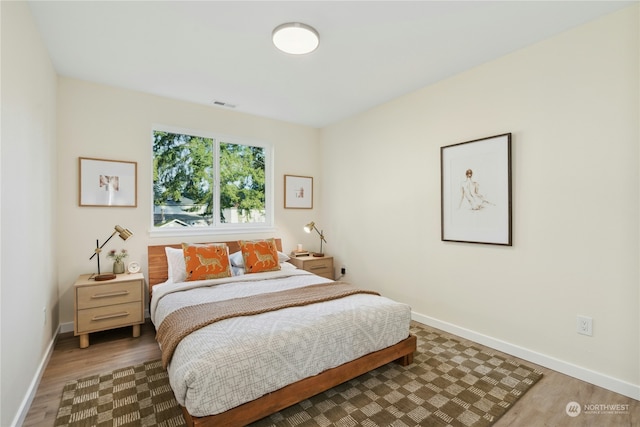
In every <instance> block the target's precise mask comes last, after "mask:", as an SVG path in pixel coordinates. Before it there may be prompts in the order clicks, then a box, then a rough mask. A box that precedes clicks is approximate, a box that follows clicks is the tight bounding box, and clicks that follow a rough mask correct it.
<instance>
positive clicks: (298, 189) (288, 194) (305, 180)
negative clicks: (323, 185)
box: [284, 175, 313, 209]
mask: <svg viewBox="0 0 640 427" xmlns="http://www.w3.org/2000/svg"><path fill="white" fill-rule="evenodd" d="M284 207H285V209H313V177H310V176H298V175H285V176H284Z"/></svg>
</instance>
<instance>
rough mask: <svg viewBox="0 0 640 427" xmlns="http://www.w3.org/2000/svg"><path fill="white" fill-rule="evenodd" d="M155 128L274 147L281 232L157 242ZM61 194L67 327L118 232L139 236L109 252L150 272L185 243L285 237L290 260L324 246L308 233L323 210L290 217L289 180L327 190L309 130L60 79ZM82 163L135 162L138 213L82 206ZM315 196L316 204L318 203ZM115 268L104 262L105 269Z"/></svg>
mask: <svg viewBox="0 0 640 427" xmlns="http://www.w3.org/2000/svg"><path fill="white" fill-rule="evenodd" d="M154 124H160V125H165V126H171V127H177V128H184V129H190V130H194V131H205V132H217V133H222V134H226V135H233V136H239V137H246V138H250V139H257V140H262V141H268V142H270V143H272V144H273V145H274V163H275V164H274V180H275V188H274V191H275V194H274V204H275V230H274V232H273V233H263V234H258V235H248V236H247V235H217V236H213V235H209V236H200V237H189V238H186V237H175V238H164V239H163V238H157V237H156V238H152V237H150V236H149V230H150V228H151V224H150V222H151V209H152V203H153V199H152V197H153V196H152V153H151V132H152V127H153V125H154ZM58 141H59V155H58V168H59V175H58V178H59V187H58V218H59V221H58V225H59V227H60V228H59V230H60V236H64V237H62V238H61V239H60V241H59V243H58V248H59V251H58V253H59V266H60V267H59V274H58V283H59V293H60V321H61V322H62V323H63V324H65V323H69V322H73V298H72V293H73V287H72V285H73V282H74V281H75V280H76V278H77V276H78V275H79V274H82V273H91V272H94V271H96V261H95V259H94V260H92V261H89V257H90V256H91V255H92V253H93V249H94V248H95V242H96V239H98V240H99V241H100V242H101V243H102V242H104V240H105V239H106V238H107V237H108V236H109V235H110V234H111V232H112V231H113V227H114V225H116V224H119V225H122V226H123V227H127V228H129V229H130V230H131V231H133V233H134V236H133V237H132V238H130V239H128V240H127V241H126V242H123V241H122V240H121V239H119V238H118V237H117V236H116V237H114V238H113V239H112V240H111V241H109V243H107V245H106V246H105V248H104V250H109V249H117V250H119V249H122V248H126V249H127V250H128V251H129V253H130V255H131V256H130V257H129V258H128V259H127V262H130V261H133V260H137V261H139V262H140V263H141V265H142V266H143V271H145V272H146V266H147V246H148V245H150V244H163V243H168V242H176V243H179V242H182V241H216V240H217V241H219V240H234V239H236V238H247V237H253V238H259V237H270V236H274V235H275V236H278V237H281V238H282V239H283V249H284V250H285V252H289V251H290V250H292V249H293V248H294V247H295V245H296V243H298V242H300V243H303V244H304V245H305V246H309V247H311V246H312V245H314V244H317V242H316V239H315V238H314V236H312V235H307V234H306V233H304V231H303V230H302V228H303V226H304V225H305V224H307V223H308V222H309V221H311V220H312V219H314V218H317V216H316V215H317V209H315V208H314V209H313V210H300V209H284V195H283V191H284V188H283V187H284V175H285V174H294V175H305V176H313V177H314V178H315V179H314V184H315V187H316V191H318V192H319V191H320V189H321V188H322V180H321V179H319V174H320V162H319V156H320V146H319V131H318V130H317V129H314V128H310V127H306V126H298V125H292V124H287V123H283V122H279V121H275V120H270V119H265V118H260V117H255V116H250V115H246V114H240V113H237V112H233V111H228V110H223V109H219V108H217V107H212V106H211V107H210V106H203V105H195V104H190V103H185V102H181V101H175V100H171V99H166V98H161V97H155V96H150V95H145V94H142V93H138V92H132V91H128V90H123V89H116V88H112V87H108V86H103V85H99V84H94V83H87V82H83V81H79V80H75V79H70V78H63V77H61V78H60V79H59V86H58ZM78 157H93V158H101V159H111V160H126V161H135V162H137V163H138V207H136V208H101V207H80V206H78V184H77V183H78ZM318 194H319V193H316V197H315V204H314V206H318V204H319V199H318ZM110 266H111V261H109V260H106V259H105V257H102V260H101V267H102V268H101V269H102V271H108V269H109V268H110Z"/></svg>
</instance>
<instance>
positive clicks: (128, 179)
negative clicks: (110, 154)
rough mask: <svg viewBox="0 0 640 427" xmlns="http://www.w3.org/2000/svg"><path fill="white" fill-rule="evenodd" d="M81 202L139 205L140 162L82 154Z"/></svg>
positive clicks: (88, 203)
mask: <svg viewBox="0 0 640 427" xmlns="http://www.w3.org/2000/svg"><path fill="white" fill-rule="evenodd" d="M79 171H80V172H79V173H80V179H79V183H80V191H79V204H80V206H105V207H136V206H137V205H138V188H137V181H138V179H137V178H138V164H137V163H136V162H127V161H120V160H106V159H92V158H88V157H80V158H79Z"/></svg>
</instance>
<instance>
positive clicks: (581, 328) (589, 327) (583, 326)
mask: <svg viewBox="0 0 640 427" xmlns="http://www.w3.org/2000/svg"><path fill="white" fill-rule="evenodd" d="M577 331H578V333H579V334H582V335H588V336H590V337H591V336H593V319H592V318H591V317H588V316H580V315H578V323H577Z"/></svg>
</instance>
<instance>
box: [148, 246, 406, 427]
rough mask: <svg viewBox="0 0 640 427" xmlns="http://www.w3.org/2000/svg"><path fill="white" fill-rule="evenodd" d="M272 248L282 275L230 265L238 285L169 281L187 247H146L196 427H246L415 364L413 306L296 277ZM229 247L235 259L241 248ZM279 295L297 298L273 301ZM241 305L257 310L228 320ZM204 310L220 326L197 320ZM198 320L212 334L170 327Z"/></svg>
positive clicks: (166, 349) (168, 350) (160, 314)
mask: <svg viewBox="0 0 640 427" xmlns="http://www.w3.org/2000/svg"><path fill="white" fill-rule="evenodd" d="M266 240H271V241H272V243H273V245H274V246H275V247H276V248H277V251H278V252H277V253H278V258H279V259H278V264H279V268H278V269H274V270H268V271H260V272H256V273H251V274H249V273H248V272H247V271H246V269H244V268H239V267H237V266H235V265H234V263H231V266H230V268H231V269H232V270H233V275H232V277H225V278H213V279H206V280H195V281H181V280H184V279H183V278H182V277H178V278H176V277H170V275H171V276H175V271H176V266H175V265H173V266H172V263H173V264H175V262H176V261H175V260H176V254H177V253H178V251H179V250H181V249H182V245H180V244H178V245H155V246H149V247H148V267H149V292H150V313H151V320H152V322H153V323H154V326H155V327H156V330H157V336H158V338H159V342H160V344H161V347H162V350H163V362H164V363H166V366H167V371H168V373H169V379H170V383H171V387H172V389H173V391H174V394H175V395H176V399H177V401H178V403H179V404H180V406H181V408H182V411H183V415H184V418H185V421H186V422H187V425H188V426H244V425H247V424H249V423H251V422H253V421H257V420H259V419H261V418H264V417H266V416H268V415H270V414H273V413H275V412H278V411H280V410H281V409H284V408H286V407H288V406H291V405H293V404H296V403H298V402H301V401H303V400H304V399H307V398H309V397H311V396H314V395H316V394H318V393H320V392H323V391H325V390H328V389H330V388H332V387H334V386H336V385H338V384H341V383H343V382H345V381H348V380H350V379H353V378H355V377H357V376H359V375H361V374H363V373H365V372H368V371H370V370H372V369H375V368H378V367H380V366H382V365H384V364H387V363H389V362H393V361H396V362H398V363H400V364H402V365H408V364H411V363H412V362H413V352H414V351H415V349H416V337H415V336H412V335H410V334H409V323H410V308H409V307H408V306H406V305H405V304H400V303H397V302H394V301H392V300H389V299H387V298H384V297H382V296H379V295H376V294H375V293H372V292H369V291H366V290H361V289H355V290H354V289H353V288H354V287H353V286H351V285H349V284H346V283H342V282H334V281H331V280H329V279H325V278H323V277H320V276H316V275H314V274H311V273H309V272H306V271H303V270H298V269H296V268H295V267H294V266H293V265H292V264H289V263H286V258H287V257H286V255H284V254H283V253H282V243H281V241H280V239H266ZM222 243H224V244H226V247H227V248H228V253H229V254H231V256H230V257H229V258H231V259H233V257H234V256H236V258H235V259H236V260H237V259H238V258H237V255H238V253H240V249H241V247H240V243H239V242H237V241H233V242H222ZM167 248H169V249H167ZM167 254H169V258H170V259H168V258H167ZM240 264H242V262H241V263H240ZM242 267H247V265H243V266H242ZM247 268H248V267H247ZM187 269H189V268H187ZM171 270H173V273H171V274H170V271H171ZM243 273H244V274H243ZM316 292H322V294H318V295H317V296H316ZM327 292H329V293H331V295H329V296H327V295H328V294H327ZM300 293H306V294H305V295H306V296H305V297H304V298H302V297H300V296H299V294H300ZM280 294H282V295H284V296H287V297H288V298H291V299H290V300H287V302H286V303H282V302H281V301H280V300H278V302H275V301H276V299H275V297H273V296H275V295H278V298H280ZM294 295H295V296H294ZM309 295H314V297H316V298H319V299H318V300H317V302H315V303H310V302H309V298H311V297H310V296H309ZM272 297H273V298H272ZM301 298H302V300H303V301H304V302H303V303H300V304H298V303H297V302H295V301H298V302H299V301H300V299H301ZM240 299H241V300H242V302H243V304H244V303H245V302H247V301H251V303H250V304H245V305H243V307H245V306H246V307H251V310H254V311H248V312H245V313H244V315H242V314H243V313H241V315H239V316H228V317H227V316H226V314H225V313H226V311H227V310H231V308H229V307H228V306H234V304H235V303H236V302H237V301H239V300H240ZM271 301H274V302H271ZM254 302H257V303H259V304H264V305H265V306H269V307H270V308H269V309H268V310H267V309H263V308H262V307H259V308H258V309H257V310H256V309H255V308H254V305H253V304H254ZM278 304H282V305H281V306H278ZM271 305H272V306H271ZM190 306H191V307H190ZM196 309H197V310H200V311H199V312H198V311H197V310H196ZM194 310H195V311H194ZM234 310H235V308H234ZM205 312H206V313H207V314H206V315H208V316H211V317H213V318H214V319H213V321H211V320H207V321H200V320H199V319H200V318H199V317H198V316H200V314H194V313H205ZM212 312H214V313H215V314H211V313H212ZM184 313H189V314H188V315H186V317H184V316H183V317H181V316H182V315H183V314H184ZM216 316H217V317H218V318H216ZM193 318H195V319H198V320H197V321H194V323H195V324H198V325H200V324H202V325H204V326H202V327H200V326H198V327H197V328H194V327H192V326H193V325H189V326H188V327H186V326H185V327H184V328H183V329H185V331H183V332H182V335H185V336H184V337H182V335H181V334H180V333H177V332H175V331H174V330H173V329H171V328H170V327H169V326H171V325H183V324H186V323H189V322H191V321H193V320H189V321H186V320H184V319H193ZM209 322H210V323H209ZM167 331H170V332H167ZM187 333H188V334H187ZM178 335H180V336H179V337H178ZM167 337H169V338H167ZM326 349H330V351H323V350H326Z"/></svg>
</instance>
